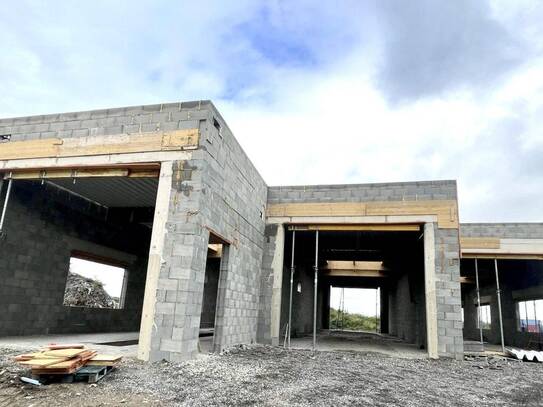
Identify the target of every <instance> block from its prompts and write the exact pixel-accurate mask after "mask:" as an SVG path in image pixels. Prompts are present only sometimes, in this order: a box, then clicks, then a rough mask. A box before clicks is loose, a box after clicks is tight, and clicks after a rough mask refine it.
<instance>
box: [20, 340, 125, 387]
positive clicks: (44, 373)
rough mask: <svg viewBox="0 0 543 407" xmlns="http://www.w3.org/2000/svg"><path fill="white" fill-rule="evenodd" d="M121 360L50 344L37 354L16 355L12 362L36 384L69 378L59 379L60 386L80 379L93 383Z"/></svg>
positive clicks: (82, 348) (75, 348)
mask: <svg viewBox="0 0 543 407" xmlns="http://www.w3.org/2000/svg"><path fill="white" fill-rule="evenodd" d="M70 346H73V347H70ZM121 358H122V357H121V356H115V355H99V354H98V352H97V351H95V350H93V349H88V348H86V347H84V346H83V345H79V344H76V345H56V344H51V345H49V346H48V347H47V348H46V349H43V350H40V351H39V352H34V353H26V354H22V355H17V356H16V357H15V361H16V362H18V363H19V364H20V365H22V366H27V367H30V368H31V371H32V377H33V378H39V379H43V380H39V382H41V381H43V382H47V381H49V379H51V376H55V375H57V376H69V377H63V378H62V381H64V382H66V381H68V382H72V381H77V379H81V378H83V379H86V380H87V381H88V382H89V383H94V382H97V381H98V380H100V379H101V378H102V377H104V376H105V375H106V374H107V373H109V371H111V370H112V369H113V368H114V367H116V366H117V364H118V363H119V362H120V360H121ZM24 379H26V380H24ZM21 380H23V381H26V382H27V383H31V382H30V381H28V380H32V379H28V378H23V377H21ZM31 384H36V383H31Z"/></svg>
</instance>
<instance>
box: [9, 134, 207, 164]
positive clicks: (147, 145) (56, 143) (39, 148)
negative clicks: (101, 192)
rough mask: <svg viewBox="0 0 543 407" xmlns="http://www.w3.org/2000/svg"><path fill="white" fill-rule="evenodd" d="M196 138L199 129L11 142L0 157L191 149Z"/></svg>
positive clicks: (17, 158)
mask: <svg viewBox="0 0 543 407" xmlns="http://www.w3.org/2000/svg"><path fill="white" fill-rule="evenodd" d="M198 141H199V130H198V129H186V130H175V131H167V132H160V131H159V132H150V133H138V134H117V135H108V136H89V137H74V138H65V139H61V138H49V139H42V140H26V141H10V142H6V143H1V144H0V160H26V159H35V158H62V157H84V156H93V155H110V154H127V153H145V152H152V151H175V150H191V149H196V148H198Z"/></svg>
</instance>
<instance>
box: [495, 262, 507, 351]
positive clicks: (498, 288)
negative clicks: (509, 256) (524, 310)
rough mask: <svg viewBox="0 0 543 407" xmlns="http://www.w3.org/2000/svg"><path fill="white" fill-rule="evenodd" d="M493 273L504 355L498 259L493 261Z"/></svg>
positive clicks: (503, 345)
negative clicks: (494, 273) (494, 275)
mask: <svg viewBox="0 0 543 407" xmlns="http://www.w3.org/2000/svg"><path fill="white" fill-rule="evenodd" d="M494 271H495V272H496V295H497V297H498V316H499V317H500V335H501V340H502V352H503V353H505V341H504V340H503V317H502V298H501V293H500V279H499V277H498V259H494Z"/></svg>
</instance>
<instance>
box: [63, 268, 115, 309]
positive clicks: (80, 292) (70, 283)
mask: <svg viewBox="0 0 543 407" xmlns="http://www.w3.org/2000/svg"><path fill="white" fill-rule="evenodd" d="M64 305H66V306H71V307H92V308H119V299H118V298H115V297H111V296H110V295H109V294H108V293H107V292H106V290H105V289H104V285H103V283H102V282H101V281H99V280H94V279H92V278H87V277H83V276H81V275H79V274H76V273H71V272H70V273H68V278H67V282H66V291H65V293H64Z"/></svg>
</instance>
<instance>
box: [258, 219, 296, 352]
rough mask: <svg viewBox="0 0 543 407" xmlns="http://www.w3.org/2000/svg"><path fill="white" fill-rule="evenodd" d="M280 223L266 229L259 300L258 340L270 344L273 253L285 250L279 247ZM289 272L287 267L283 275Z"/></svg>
mask: <svg viewBox="0 0 543 407" xmlns="http://www.w3.org/2000/svg"><path fill="white" fill-rule="evenodd" d="M278 228H279V226H278V225H266V228H265V231H264V250H263V252H262V266H261V267H262V271H261V274H260V298H259V301H258V327H257V341H258V342H259V343H266V344H270V343H271V342H272V338H271V301H272V289H273V268H272V262H273V255H274V253H275V250H283V247H277V246H276V243H277V230H278ZM286 273H289V271H288V270H286V268H285V269H284V270H283V277H284V275H285V274H286Z"/></svg>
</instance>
